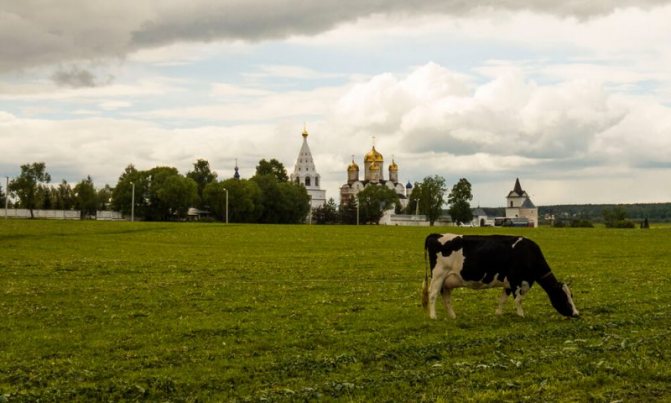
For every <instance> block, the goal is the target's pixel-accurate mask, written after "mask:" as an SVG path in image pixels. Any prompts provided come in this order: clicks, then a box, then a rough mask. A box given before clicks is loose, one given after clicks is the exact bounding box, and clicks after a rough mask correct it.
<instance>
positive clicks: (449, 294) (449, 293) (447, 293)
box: [443, 287, 457, 319]
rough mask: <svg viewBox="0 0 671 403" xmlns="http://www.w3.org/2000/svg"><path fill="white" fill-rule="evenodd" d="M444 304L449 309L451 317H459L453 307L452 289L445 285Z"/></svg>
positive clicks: (448, 312)
mask: <svg viewBox="0 0 671 403" xmlns="http://www.w3.org/2000/svg"><path fill="white" fill-rule="evenodd" d="M443 304H445V309H446V310H447V314H448V315H449V316H450V318H452V319H454V318H456V317H457V315H456V314H455V313H454V309H452V289H451V288H447V287H443Z"/></svg>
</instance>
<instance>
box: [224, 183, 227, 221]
mask: <svg viewBox="0 0 671 403" xmlns="http://www.w3.org/2000/svg"><path fill="white" fill-rule="evenodd" d="M224 192H226V224H228V189H226V188H224Z"/></svg>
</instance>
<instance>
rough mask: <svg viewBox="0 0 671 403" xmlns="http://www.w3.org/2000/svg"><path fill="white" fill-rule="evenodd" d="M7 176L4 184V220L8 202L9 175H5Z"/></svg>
mask: <svg viewBox="0 0 671 403" xmlns="http://www.w3.org/2000/svg"><path fill="white" fill-rule="evenodd" d="M5 178H7V182H6V183H7V185H6V186H5V220H6V219H7V206H8V203H9V176H5Z"/></svg>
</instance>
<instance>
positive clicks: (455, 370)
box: [0, 220, 671, 402]
mask: <svg viewBox="0 0 671 403" xmlns="http://www.w3.org/2000/svg"><path fill="white" fill-rule="evenodd" d="M448 231H450V232H460V233H507V234H520V235H524V236H528V237H530V238H531V239H533V240H535V241H536V242H537V243H538V244H539V245H540V246H541V248H542V249H543V252H544V254H545V256H546V259H547V260H548V263H549V264H550V266H551V267H552V269H553V271H554V273H555V274H556V276H557V278H558V279H559V280H561V281H567V282H568V283H569V284H570V286H571V288H572V290H573V294H574V299H575V302H576V305H577V307H578V309H579V310H580V312H581V316H582V318H581V319H578V320H567V319H564V318H562V317H561V316H560V315H559V314H558V313H556V312H555V311H554V310H553V308H552V307H551V305H550V303H549V301H548V299H547V296H546V295H545V293H544V292H543V290H542V289H541V288H540V287H538V286H537V285H535V286H534V287H533V288H532V289H531V291H530V293H529V295H528V296H527V298H526V299H525V301H524V307H525V312H526V317H524V318H519V317H517V316H516V315H515V314H514V307H513V303H512V301H509V302H508V304H507V306H506V311H505V314H504V315H503V316H501V317H498V316H495V315H494V310H495V308H496V304H497V299H498V296H499V293H500V289H494V290H484V291H473V290H469V289H460V290H456V291H455V292H454V293H453V301H454V307H455V311H456V313H457V319H456V320H450V319H447V317H446V313H445V309H444V308H443V307H442V304H440V305H439V306H438V320H437V321H430V320H429V319H428V316H427V315H426V313H425V312H424V310H423V309H422V307H421V304H420V295H419V292H420V287H421V282H422V279H423V277H424V256H423V250H422V247H423V240H424V237H425V236H426V235H427V234H428V233H430V232H448ZM669 251H671V228H669V227H666V228H653V229H650V230H639V229H635V230H631V229H630V230H607V229H602V228H595V229H553V228H540V229H491V228H485V229H477V228H460V229H458V228H403V227H382V226H361V227H352V226H307V225H302V226H278V225H276V226H264V225H223V224H187V223H180V224H175V223H127V222H62V221H28V220H0V284H2V289H1V291H0V334H1V335H2V336H1V337H0V401H5V400H8V401H34V400H41V401H56V400H58V401H90V400H152V401H195V400H198V401H210V400H214V401H221V400H224V401H259V400H270V401H296V400H298V401H302V400H317V399H323V400H347V401H469V400H470V401H492V402H494V401H587V400H590V401H604V402H610V401H618V400H622V401H655V400H667V401H668V400H670V399H671V342H670V339H671V312H670V308H671V254H670V253H669Z"/></svg>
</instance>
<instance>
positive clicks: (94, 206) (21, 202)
mask: <svg viewBox="0 0 671 403" xmlns="http://www.w3.org/2000/svg"><path fill="white" fill-rule="evenodd" d="M50 181H51V175H49V173H48V172H47V170H46V165H45V164H44V163H43V162H34V163H31V164H25V165H21V173H20V174H19V176H17V177H16V178H14V179H13V180H12V181H10V182H9V186H8V189H7V190H8V192H9V193H10V194H12V195H14V196H16V197H17V198H18V202H16V203H14V204H13V205H12V207H16V208H25V209H28V210H30V216H31V218H32V217H34V213H33V210H35V209H45V210H50V209H55V210H72V209H76V210H79V211H80V212H81V215H82V218H83V217H85V216H87V215H92V214H95V212H96V210H106V209H107V208H108V206H109V200H110V197H111V194H112V189H111V188H110V187H109V186H107V185H106V186H105V187H104V188H102V189H100V190H96V188H95V186H94V184H93V180H92V179H91V177H90V176H88V177H86V179H82V180H81V181H80V182H79V183H77V184H76V185H75V186H74V187H73V186H71V185H70V184H69V183H67V181H65V180H63V181H62V182H61V183H59V184H58V186H50V185H49V182H50ZM6 197H7V195H6V194H5V193H3V192H2V189H0V203H1V204H2V206H3V207H4V205H5V200H6V199H5V198H6Z"/></svg>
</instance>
